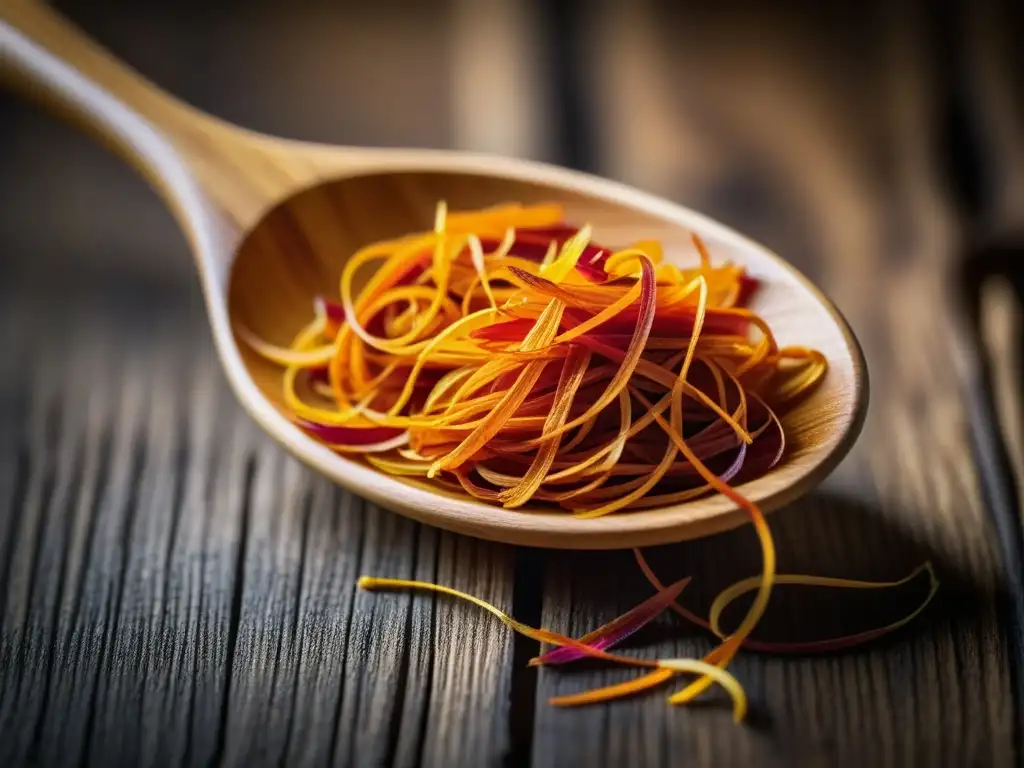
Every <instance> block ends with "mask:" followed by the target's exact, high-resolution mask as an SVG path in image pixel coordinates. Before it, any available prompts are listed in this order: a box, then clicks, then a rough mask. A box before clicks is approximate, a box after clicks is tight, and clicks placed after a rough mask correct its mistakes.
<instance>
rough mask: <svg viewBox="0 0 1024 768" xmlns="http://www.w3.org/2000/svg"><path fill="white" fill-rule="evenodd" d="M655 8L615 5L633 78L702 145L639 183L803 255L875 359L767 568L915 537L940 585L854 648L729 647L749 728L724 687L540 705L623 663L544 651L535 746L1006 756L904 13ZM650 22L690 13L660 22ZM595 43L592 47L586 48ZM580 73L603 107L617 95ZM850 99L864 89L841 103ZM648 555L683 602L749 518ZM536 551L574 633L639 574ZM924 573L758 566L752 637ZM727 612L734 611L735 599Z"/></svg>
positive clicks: (735, 557)
mask: <svg viewBox="0 0 1024 768" xmlns="http://www.w3.org/2000/svg"><path fill="white" fill-rule="evenodd" d="M662 10H664V8H663V9H662ZM634 13H637V14H642V10H641V8H640V6H634ZM673 19H674V24H672V23H669V21H668V20H667V18H666V14H662V15H661V16H659V18H658V21H657V23H654V22H652V21H651V20H650V19H644V18H643V17H642V15H638V16H637V17H636V18H633V19H632V21H631V22H630V23H632V24H636V25H637V27H639V28H646V29H647V30H648V37H647V38H646V49H647V50H648V52H649V55H650V56H651V57H652V58H654V59H656V60H657V61H659V62H660V63H661V66H663V67H665V68H666V70H667V72H668V74H666V76H665V79H666V80H668V79H672V81H673V82H674V83H675V88H674V89H673V90H671V91H668V90H666V91H664V92H662V93H661V94H660V97H659V96H657V95H652V96H651V97H650V99H651V101H652V102H658V103H660V104H662V105H663V107H664V111H665V112H666V113H667V114H673V115H675V118H674V119H676V120H678V121H679V122H680V124H681V127H680V129H679V133H680V134H681V135H683V136H685V137H687V138H689V139H691V143H693V144H694V145H695V146H699V147H702V150H701V153H700V156H701V157H707V158H712V159H714V160H716V161H717V162H709V163H708V166H707V167H702V168H700V169H697V170H695V171H694V172H693V173H692V174H689V175H688V174H686V173H681V174H680V175H679V176H678V177H673V178H671V179H668V180H666V179H664V178H663V177H661V176H657V175H652V176H651V183H652V184H659V186H656V187H654V188H655V190H656V191H661V192H663V193H666V194H676V195H679V196H680V197H681V198H682V199H684V200H696V201H700V202H695V203H694V204H695V205H699V206H701V207H705V208H706V209H708V210H709V211H711V212H712V213H713V214H715V215H718V216H719V217H720V218H722V219H723V220H726V221H731V222H733V223H735V224H737V225H738V226H740V227H742V228H744V229H749V230H750V231H752V232H753V233H755V234H756V235H757V236H758V237H760V238H762V239H763V240H765V241H766V242H767V243H769V244H770V245H772V246H773V247H774V248H776V249H777V250H778V251H779V252H780V253H782V254H784V255H785V256H786V257H787V258H791V259H792V260H793V261H794V263H797V264H799V265H801V266H802V267H804V268H806V269H807V270H808V271H809V272H810V273H811V274H813V275H816V276H817V277H818V279H819V280H820V281H821V284H822V285H823V286H824V287H825V289H826V290H827V291H829V292H830V293H831V294H832V295H834V296H835V297H836V300H837V302H838V304H839V306H841V307H842V309H843V311H844V312H845V313H846V315H847V317H848V318H849V319H850V321H851V323H852V325H853V327H854V328H855V329H856V331H857V333H858V336H859V337H860V338H861V340H862V343H863V344H864V348H865V352H866V355H867V359H868V365H869V368H870V370H871V371H872V395H873V396H872V401H873V402H872V410H871V414H870V415H869V419H868V424H867V426H866V428H865V432H864V435H863V437H862V440H861V443H860V444H859V445H858V446H857V447H856V448H855V449H854V451H853V453H852V454H851V456H850V457H849V458H848V459H847V461H846V462H844V464H843V466H842V467H841V468H840V470H839V471H838V472H837V473H836V474H835V475H834V476H833V478H832V479H831V480H829V481H827V482H826V483H825V484H824V485H823V486H822V487H821V488H820V489H819V490H818V491H815V492H814V493H812V494H810V495H809V496H808V497H807V498H805V499H804V500H802V501H800V502H797V503H795V504H792V505H791V506H790V507H788V508H787V509H785V510H783V511H780V512H779V513H778V514H776V515H774V516H773V517H772V518H771V519H770V524H771V526H772V529H773V531H774V534H775V536H776V541H777V544H778V548H779V569H780V572H791V573H792V572H798V573H816V574H829V575H841V576H847V577H854V578H866V579H890V578H893V577H896V576H898V575H900V574H906V573H908V572H910V571H911V570H912V569H913V568H914V567H915V566H917V565H918V564H919V563H921V562H922V561H923V560H925V559H929V560H931V561H932V562H933V563H934V565H935V566H936V568H937V571H938V574H939V579H940V581H941V582H942V587H941V591H940V593H939V597H938V599H937V601H936V603H935V604H934V605H933V606H932V607H931V608H930V609H929V610H928V611H927V613H926V614H925V615H924V616H922V617H920V619H919V620H918V621H916V622H915V623H914V624H913V625H911V626H910V627H907V628H906V629H905V630H903V631H901V632H899V633H898V634H897V635H894V636H893V637H891V638H888V639H886V640H884V641H881V642H877V643H875V644H872V645H871V646H870V647H868V648H865V649H862V650H858V651H853V652H848V653H843V654H838V655H832V656H828V657H825V658H811V657H804V658H786V657H782V656H771V655H764V654H753V653H741V655H740V656H739V658H738V659H737V660H736V661H735V662H734V664H733V665H732V666H731V669H732V670H733V671H734V672H735V673H736V675H737V676H738V677H739V679H740V680H741V681H742V682H743V683H744V685H745V686H746V687H747V691H748V693H749V694H750V696H751V699H752V718H751V719H752V723H751V726H750V727H748V728H741V729H736V728H733V727H732V726H731V725H730V724H729V713H728V708H727V706H725V701H724V696H723V694H721V692H716V693H713V694H707V695H706V698H707V705H706V706H701V705H697V706H691V707H689V708H679V709H673V708H671V707H669V705H668V704H666V702H665V700H664V699H665V697H666V696H667V695H668V693H669V691H671V690H678V689H679V688H680V687H681V686H679V685H678V684H676V685H675V686H665V688H664V689H663V690H662V693H661V695H659V694H658V693H652V694H649V695H645V696H642V697H639V698H637V699H636V700H632V701H628V702H621V703H615V704H611V705H607V706H599V707H595V708H593V709H586V710H583V709H581V710H578V711H572V710H560V709H555V708H551V707H548V706H547V705H546V703H545V702H546V699H547V698H548V697H550V696H551V695H556V694H564V693H568V692H574V691H579V690H584V689H587V688H591V687H594V686H598V685H602V684H607V683H609V682H613V681H616V680H621V679H626V678H627V677H628V676H629V675H632V674H635V673H623V672H622V671H621V670H617V669H616V670H603V669H594V668H591V669H590V670H585V669H581V670H580V671H577V672H570V671H569V670H553V669H552V670H549V669H544V670H542V671H541V672H540V674H539V678H538V692H537V706H538V709H537V719H536V737H537V738H536V741H535V743H534V764H536V765H550V766H556V765H562V764H565V763H566V762H568V761H570V760H573V759H581V761H582V762H585V763H586V764H593V765H621V764H627V763H629V764H637V765H659V764H670V763H684V762H687V763H691V762H692V763H693V764H698V765H751V764H756V765H769V766H771V765H779V766H783V765H850V766H860V765H873V766H874V765H878V766H883V765H892V766H905V765H922V766H923V765H928V766H933V765H950V766H958V765H976V766H988V765H1000V766H1010V765H1016V764H1017V760H1018V759H1019V757H1018V755H1017V754H1016V753H1015V751H1014V724H1015V722H1016V718H1018V717H1019V713H1015V712H1014V710H1013V700H1012V696H1011V690H1010V682H1009V676H1008V673H1007V668H1008V660H1007V657H1006V646H1005V640H1004V637H1003V634H1002V629H1001V628H1000V625H999V622H998V614H997V605H998V594H999V590H1000V589H1001V582H1000V576H999V568H1000V566H999V556H998V550H997V548H996V547H995V546H994V542H993V534H992V529H991V527H990V526H989V525H988V523H987V520H986V515H985V510H984V506H983V504H982V501H981V495H980V493H979V489H978V479H977V476H976V474H975V471H974V469H973V468H972V464H973V461H972V456H971V453H970V447H969V440H968V439H967V435H966V429H965V428H966V424H965V418H966V417H965V412H964V405H963V402H962V399H961V396H960V386H961V383H960V382H959V381H958V380H957V377H956V374H955V373H954V365H953V354H954V350H953V348H952V345H951V339H952V338H953V337H952V334H951V325H950V323H951V322H952V320H951V319H949V318H948V317H943V316H941V315H936V313H935V311H934V308H935V307H936V306H943V305H944V304H945V302H946V301H947V295H948V294H947V291H948V289H949V284H948V282H947V280H948V279H949V275H950V274H951V272H950V269H951V259H952V256H953V255H954V254H955V253H956V252H957V249H958V246H959V232H958V231H957V228H956V224H957V217H956V216H955V215H954V214H953V212H952V211H951V210H950V207H949V205H948V203H947V202H946V201H945V199H944V197H943V192H942V185H941V183H940V182H941V179H940V178H938V177H937V176H936V160H935V157H934V154H933V152H934V151H935V150H934V145H933V144H931V143H930V142H929V141H928V138H927V137H928V136H929V130H930V127H931V122H932V118H931V116H932V114H933V108H932V105H931V103H930V100H931V99H932V98H933V97H934V95H935V93H936V89H937V88H939V87H940V84H938V83H936V82H935V81H934V80H933V79H932V78H933V73H931V72H930V70H929V69H928V66H927V63H926V60H925V59H924V56H923V52H922V50H921V47H920V38H919V37H917V36H916V35H915V34H914V30H915V29H916V28H919V27H920V25H915V24H913V23H907V22H913V21H914V20H913V19H912V18H903V19H892V18H888V17H886V19H885V21H886V23H885V24H882V25H880V26H879V28H878V29H877V30H868V31H865V30H863V29H861V30H860V31H858V30H857V28H856V27H851V28H850V29H848V30H846V31H847V35H846V37H845V38H844V39H842V40H840V39H833V38H829V39H822V40H821V41H820V42H819V43H818V44H816V45H811V44H810V43H809V42H808V41H809V40H810V39H811V38H810V37H809V36H801V37H799V38H792V39H791V38H789V37H787V35H788V34H789V33H790V32H792V26H791V25H786V24H781V23H780V24H779V25H778V26H777V27H773V26H772V25H754V24H748V25H745V24H743V23H742V18H737V17H735V16H729V15H727V14H714V13H706V14H703V15H701V14H696V13H691V14H690V15H689V16H687V14H686V13H685V12H680V13H679V14H676V15H674V16H673ZM787 21H789V22H792V21H793V20H792V19H788V20H787ZM865 21H866V20H865ZM626 24H627V22H626V21H625V20H622V19H620V20H619V21H618V22H617V23H616V24H615V25H612V26H611V27H609V29H610V31H614V30H621V29H622V28H623V27H624V26H625V25H626ZM671 29H686V30H690V32H691V34H690V35H688V36H687V37H686V39H685V41H684V42H683V44H680V41H679V40H678V39H677V38H675V37H674V36H672V35H671V34H670V32H669V30H671ZM745 29H746V30H749V34H747V35H746V36H744V35H743V34H742V30H745ZM755 29H756V32H755V31H754V30H755ZM633 34H635V30H634V32H633ZM726 35H729V38H728V39H729V40H730V41H731V43H730V45H728V46H725V45H723V44H722V40H723V39H724V36H726ZM872 35H880V36H881V38H880V39H879V38H877V37H876V38H872V37H871V36H872ZM623 37H624V38H625V41H626V42H628V41H629V40H630V38H631V36H623ZM621 40H622V38H620V36H618V35H616V34H609V36H608V37H607V38H604V39H602V40H599V41H598V43H597V45H596V46H595V47H597V48H598V49H600V50H602V51H609V50H610V49H612V48H614V46H615V45H616V44H619V43H620V41H621ZM844 42H845V44H846V46H845V47H844V45H843V43H844ZM623 44H625V43H623ZM634 44H635V45H636V46H637V47H644V46H643V45H642V44H640V43H634ZM801 46H804V47H802V48H801ZM863 51H879V52H880V53H879V55H878V56H877V57H875V58H869V57H865V56H864V55H863ZM615 58H616V57H615V54H614V53H609V54H608V56H607V57H605V62H604V65H605V66H608V62H609V61H614V60H615ZM854 58H855V59H856V61H857V65H856V67H854V68H851V67H850V62H851V61H852V60H853V59H854ZM808 60H813V61H815V62H816V66H814V67H808V66H807V65H806V62H807V61H808ZM768 62H770V64H769V63H768ZM614 82H615V80H614V79H611V78H603V79H602V81H601V84H602V85H603V84H608V83H614ZM623 82H625V81H624V80H623ZM840 83H841V84H842V85H841V86H840ZM648 85H649V83H648ZM595 87H597V85H595ZM598 93H599V94H601V95H602V96H603V98H605V99H606V100H607V101H608V103H609V104H610V105H614V104H615V103H617V101H618V100H619V97H620V94H619V93H618V92H616V91H614V90H604V91H602V90H601V89H600V88H598ZM730 94H732V96H730ZM622 96H623V97H625V94H622ZM634 96H635V94H634ZM867 103H870V104H873V105H875V107H876V108H875V109H874V110H869V111H866V112H865V111H861V110H860V106H859V105H861V104H867ZM613 112H614V109H613V108H611V107H609V112H608V114H609V115H611V114H613ZM631 131H632V132H634V133H637V134H639V133H640V130H639V129H638V128H636V126H633V128H632V129H631ZM621 135H628V132H627V131H626V130H625V129H623V133H622V134H621ZM922 137H924V140H922ZM635 151H636V152H640V151H641V150H640V149H639V148H637V149H635ZM619 152H620V153H623V154H625V153H627V152H628V150H626V149H622V148H621V147H620V148H619ZM879 158H892V159H894V160H896V162H894V163H884V164H880V163H879V162H878V159H879ZM872 160H874V162H872ZM757 169H760V171H759V170H757ZM785 169H790V172H785ZM737 180H743V184H744V185H745V186H744V187H742V188H738V187H737V186H736V183H737ZM668 184H671V185H672V186H671V187H669V186H666V185H668ZM651 557H652V561H653V563H654V564H655V568H656V570H658V572H659V573H660V574H662V578H663V580H665V581H669V580H672V579H676V578H680V577H682V576H685V575H693V577H694V581H693V584H692V586H691V587H689V588H687V590H686V591H685V592H684V593H683V599H682V602H683V603H684V604H686V605H687V607H691V608H693V609H695V610H697V612H698V613H706V611H707V607H708V605H709V602H710V600H711V598H712V597H713V595H714V594H715V593H716V592H717V591H718V590H720V589H721V588H723V587H725V586H726V585H727V584H729V583H730V582H732V581H733V580H735V579H738V578H742V577H746V576H749V575H752V574H755V573H757V570H758V550H757V548H756V543H755V540H754V536H753V533H752V532H751V531H750V530H749V529H747V530H739V531H735V532H732V533H729V534H724V535H722V536H718V537H715V538H713V539H709V540H705V541H702V542H699V543H692V544H685V545H679V546H673V547H664V548H659V549H657V550H654V551H653V552H652V553H651ZM546 563H547V565H546V576H545V587H544V611H543V622H544V625H545V626H547V627H549V628H551V629H553V630H556V631H571V632H573V633H574V634H576V635H579V634H582V633H584V632H587V631H589V630H591V629H593V628H594V627H596V626H598V625H599V624H601V623H602V622H605V621H608V620H609V619H611V618H612V617H613V616H615V615H616V614H618V613H621V612H623V611H624V610H626V609H627V608H628V607H630V606H631V605H632V604H635V603H636V602H638V601H639V600H640V599H643V598H644V597H645V596H647V595H649V594H650V592H651V590H650V587H648V586H646V585H645V584H644V583H643V581H642V578H641V577H639V576H635V575H634V573H635V571H636V566H635V565H634V564H633V562H632V560H631V558H630V557H629V556H628V555H621V556H620V555H616V556H615V557H614V558H613V557H609V556H602V555H596V554H594V555H574V556H570V557H566V556H562V557H550V556H549V557H548V558H547V560H546ZM923 587H924V585H923V584H920V583H918V584H917V585H916V586H909V585H908V587H907V588H905V589H901V590H898V591H893V592H891V593H885V594H879V593H873V594H870V595H869V596H864V595H858V594H852V593H843V592H828V591H820V590H817V591H816V590H812V589H803V588H779V589H778V591H777V592H776V593H775V594H774V595H773V598H772V606H771V607H770V609H769V614H768V616H767V617H766V620H765V623H764V624H763V625H762V627H761V628H759V630H758V632H757V635H758V636H760V637H762V638H764V639H776V640H782V639H791V640H798V639H813V638H821V637H828V636H834V635H837V634H843V633H845V632H850V631H854V630H857V629H863V628H866V627H869V626H873V625H875V624H878V623H882V624H884V623H887V622H888V621H891V620H892V619H893V618H895V617H896V616H898V615H900V614H901V613H905V612H907V611H908V610H909V609H910V608H912V607H913V606H914V605H916V603H917V601H918V600H920V598H921V595H922V590H923ZM732 615H734V616H735V617H736V618H735V619H733V621H734V622H735V621H738V620H739V616H740V615H741V611H740V610H739V608H737V609H735V613H733V614H732ZM636 645H637V646H638V647H639V648H641V649H642V650H641V651H640V652H642V653H644V654H645V655H647V656H654V655H658V656H676V655H682V656H690V657H692V656H699V655H700V654H702V653H704V652H706V651H707V650H709V649H710V648H711V645H710V643H709V642H708V638H707V637H706V636H705V635H704V634H703V633H702V632H700V631H699V630H696V629H693V628H689V629H688V628H686V627H685V625H684V624H682V622H681V621H677V620H674V618H672V617H670V618H667V619H665V620H664V621H663V622H662V626H661V627H659V628H658V629H655V630H652V631H651V632H649V633H648V634H647V637H646V639H644V638H638V639H637V643H636ZM868 734H870V736H868ZM581 750H582V752H581ZM581 754H582V757H580V755H581Z"/></svg>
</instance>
